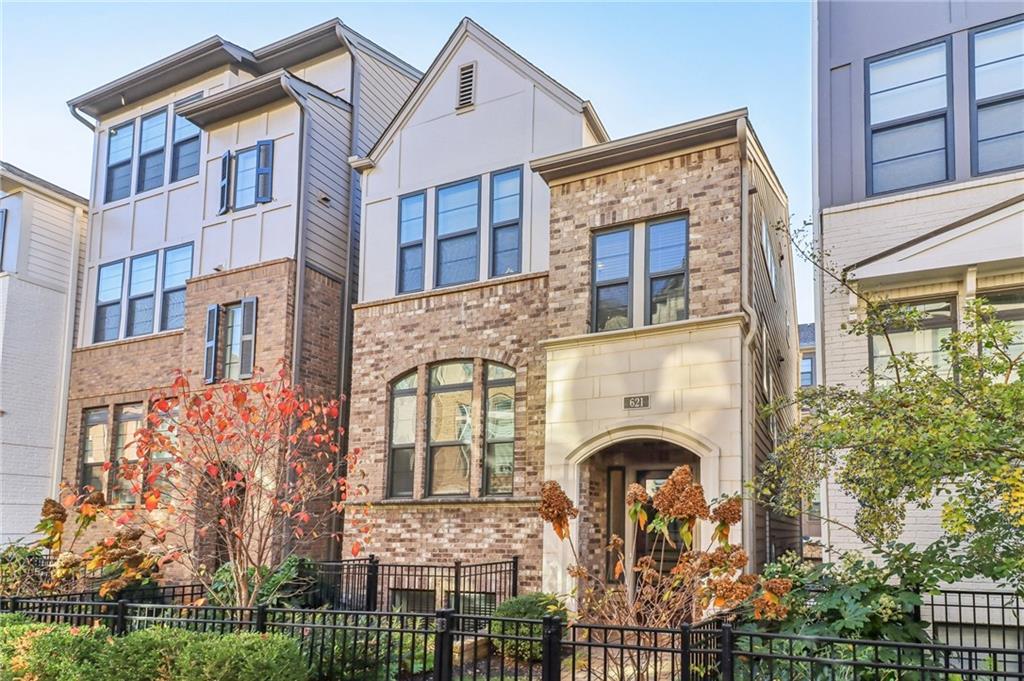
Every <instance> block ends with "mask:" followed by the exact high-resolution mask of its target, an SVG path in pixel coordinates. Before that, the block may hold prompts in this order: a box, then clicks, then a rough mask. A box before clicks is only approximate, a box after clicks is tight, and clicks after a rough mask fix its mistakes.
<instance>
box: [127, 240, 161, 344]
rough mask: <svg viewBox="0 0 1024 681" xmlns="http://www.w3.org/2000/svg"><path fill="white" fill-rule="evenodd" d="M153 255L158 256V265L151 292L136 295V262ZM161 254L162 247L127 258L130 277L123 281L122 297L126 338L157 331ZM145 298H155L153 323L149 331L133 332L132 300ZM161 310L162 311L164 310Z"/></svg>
mask: <svg viewBox="0 0 1024 681" xmlns="http://www.w3.org/2000/svg"><path fill="white" fill-rule="evenodd" d="M151 255H154V256H156V266H155V267H154V268H153V288H152V289H151V290H150V291H149V293H138V294H136V295H132V273H134V272H135V262H136V261H137V260H142V259H143V258H148V257H149V256H151ZM161 255H162V254H161V249H156V250H153V251H146V252H144V253H139V254H137V255H133V256H131V257H130V258H126V260H127V261H128V278H127V281H126V282H122V288H123V289H124V290H123V292H122V298H123V299H124V302H125V306H124V312H125V323H124V337H125V338H141V337H142V336H151V335H153V333H154V332H155V331H156V328H157V312H158V310H157V306H156V297H157V293H158V292H161V288H160V284H161V279H162V277H163V262H162V258H161V257H160V256H161ZM143 298H152V299H153V323H152V324H151V325H150V327H149V331H147V332H145V333H131V321H132V320H131V311H132V301H135V300H141V299H143ZM160 312H162V310H161V311H160Z"/></svg>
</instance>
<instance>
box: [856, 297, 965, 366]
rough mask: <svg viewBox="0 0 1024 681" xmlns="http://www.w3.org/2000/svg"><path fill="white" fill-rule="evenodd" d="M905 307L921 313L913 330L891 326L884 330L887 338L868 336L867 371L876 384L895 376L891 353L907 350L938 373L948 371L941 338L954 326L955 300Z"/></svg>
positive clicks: (947, 335)
mask: <svg viewBox="0 0 1024 681" xmlns="http://www.w3.org/2000/svg"><path fill="white" fill-rule="evenodd" d="M907 306H908V307H910V308H913V309H915V310H917V311H918V312H920V313H921V321H920V323H919V324H918V326H917V328H916V329H908V328H902V327H892V328H890V329H888V333H887V336H888V340H886V335H877V336H871V338H870V341H869V345H870V349H871V374H872V377H873V380H874V382H875V384H876V385H878V384H881V383H884V382H888V381H891V380H893V379H894V378H895V371H894V369H893V367H892V359H893V353H896V354H903V353H910V354H911V355H914V356H915V357H916V358H917V359H918V360H919V361H920V362H922V363H923V364H925V365H927V366H931V367H933V368H935V369H936V371H938V372H939V373H940V374H948V373H949V371H950V368H951V367H950V361H949V356H948V354H947V353H946V351H945V350H943V348H942V341H943V340H945V339H946V338H949V336H950V335H952V333H953V330H954V329H955V328H956V314H955V310H956V300H955V299H953V298H945V299H942V300H929V301H925V302H919V303H910V304H907ZM890 342H891V343H892V347H891V349H890V346H889V344H890Z"/></svg>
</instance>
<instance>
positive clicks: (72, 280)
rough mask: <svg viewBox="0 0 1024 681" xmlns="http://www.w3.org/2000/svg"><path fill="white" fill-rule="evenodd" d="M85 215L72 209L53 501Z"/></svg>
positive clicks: (64, 430) (57, 481)
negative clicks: (82, 223)
mask: <svg viewBox="0 0 1024 681" xmlns="http://www.w3.org/2000/svg"><path fill="white" fill-rule="evenodd" d="M84 213H85V211H84V210H83V209H82V208H79V207H77V206H76V207H75V212H74V224H73V227H72V229H73V232H72V238H71V253H72V257H71V268H70V269H71V273H70V274H69V275H68V292H67V302H66V304H65V306H64V343H63V346H62V348H61V352H62V354H63V358H64V359H63V362H62V366H61V371H60V385H59V388H58V393H57V395H58V397H59V398H60V408H59V409H58V410H57V423H56V424H54V425H55V428H54V431H55V433H54V441H53V443H54V450H53V463H52V464H51V469H50V496H51V497H53V498H54V499H56V498H57V494H58V492H59V490H60V479H61V471H62V470H63V468H64V438H65V437H66V436H67V424H68V397H69V396H68V390H69V387H70V385H71V350H72V348H74V343H75V304H76V302H77V300H78V296H77V293H78V268H79V265H80V263H79V260H80V249H81V240H82V230H81V229H80V227H79V225H80V224H81V222H82V219H83V217H85V215H84Z"/></svg>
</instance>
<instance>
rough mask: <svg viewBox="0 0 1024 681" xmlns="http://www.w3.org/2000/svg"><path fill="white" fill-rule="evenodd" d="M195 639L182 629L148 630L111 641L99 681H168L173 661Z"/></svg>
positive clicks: (170, 677)
mask: <svg viewBox="0 0 1024 681" xmlns="http://www.w3.org/2000/svg"><path fill="white" fill-rule="evenodd" d="M195 638H196V634H195V633H193V632H190V631H185V630H183V629H171V628H167V627H151V628H149V629H141V630H139V631H133V632H132V633H130V634H128V635H127V636H123V637H121V638H117V639H114V641H113V644H112V645H110V646H109V647H108V649H107V651H106V656H107V660H106V663H105V664H104V668H105V670H104V672H105V673H104V676H103V679H102V681H169V680H170V679H172V678H173V677H172V673H173V669H174V661H175V660H176V659H177V658H178V656H180V655H181V653H182V651H184V650H185V648H186V647H187V646H188V645H190V644H191V643H192V642H193V641H194V640H195Z"/></svg>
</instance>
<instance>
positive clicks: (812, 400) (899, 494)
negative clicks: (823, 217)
mask: <svg viewBox="0 0 1024 681" xmlns="http://www.w3.org/2000/svg"><path fill="white" fill-rule="evenodd" d="M794 243H795V244H796V247H797V249H798V250H799V251H800V252H801V254H803V255H804V256H805V257H807V258H808V259H809V260H810V261H811V262H812V263H814V264H815V265H816V266H817V267H818V269H819V272H820V276H822V277H823V278H824V279H825V280H826V281H830V282H831V283H832V285H834V286H835V287H836V288H837V289H840V290H843V291H846V292H849V293H852V294H853V295H854V296H856V298H857V299H858V301H859V307H860V309H861V311H862V314H861V316H860V318H859V319H858V320H857V321H854V322H851V323H849V324H847V325H846V328H845V331H846V332H847V333H850V334H854V335H856V336H861V337H865V336H870V337H872V338H873V339H874V342H876V343H885V344H887V345H888V349H889V353H888V354H889V355H890V357H889V359H888V360H887V362H886V364H885V366H884V367H875V372H876V373H875V374H874V375H873V374H871V373H870V371H867V370H866V371H865V373H864V379H865V380H864V385H860V386H847V385H832V386H819V387H814V388H807V389H803V390H800V391H799V392H798V393H797V395H796V396H795V401H796V402H797V403H798V404H799V406H800V407H801V408H802V409H803V410H804V412H805V414H806V417H805V418H803V419H801V421H800V422H799V423H798V424H797V425H796V426H795V427H794V428H793V429H792V431H791V432H789V433H788V434H787V435H786V437H785V438H784V439H783V441H782V442H781V443H780V444H779V446H778V448H777V449H776V450H775V452H774V454H773V455H772V456H771V458H770V460H769V462H768V464H767V465H766V466H765V469H764V471H763V475H762V478H761V479H760V480H759V489H758V492H759V493H760V494H761V495H762V496H763V497H764V498H766V499H767V500H768V501H769V502H770V503H772V504H774V505H775V506H776V507H777V508H781V509H782V510H785V511H788V512H791V513H795V512H797V510H798V509H799V507H800V504H801V501H802V500H803V499H806V498H809V497H810V495H811V494H812V493H813V492H814V490H815V489H816V488H817V485H818V484H819V482H820V481H821V480H822V479H824V478H826V477H830V478H831V479H832V480H834V481H835V483H836V484H838V485H839V487H841V488H842V490H843V491H844V492H846V493H847V494H848V495H850V496H851V497H852V498H853V499H855V500H856V501H857V502H858V503H859V505H860V510H859V512H858V513H857V516H856V520H855V526H854V527H853V528H852V529H854V530H855V531H856V532H857V534H858V536H859V537H860V538H861V539H863V540H864V541H865V542H866V543H868V544H869V545H872V546H873V547H875V548H876V549H878V550H879V551H880V552H881V553H883V554H891V553H894V552H895V553H896V554H899V555H902V557H903V558H902V559H905V563H906V564H907V566H908V569H910V564H911V563H913V569H915V570H918V572H919V574H918V575H917V577H916V579H919V580H920V581H921V582H922V585H923V586H926V587H928V586H931V584H929V582H934V577H935V576H936V574H938V573H935V572H933V573H932V574H931V576H930V577H929V576H928V575H923V574H920V567H921V564H920V561H916V560H913V559H907V553H906V546H904V545H900V544H896V543H895V539H896V537H897V536H898V535H899V533H900V531H901V529H902V527H903V525H904V523H905V520H906V517H907V511H908V509H911V508H914V507H917V508H930V507H933V506H938V507H940V508H941V518H942V529H943V531H944V533H943V536H942V538H941V539H940V540H939V541H938V542H937V543H936V544H934V545H932V546H931V547H929V550H930V555H931V557H932V558H933V559H934V561H936V563H935V565H936V566H937V567H938V568H939V573H942V572H943V568H945V571H944V576H945V577H956V576H957V575H958V574H960V575H962V576H983V577H987V578H991V579H995V580H998V581H1001V582H1005V583H1008V584H1011V585H1013V586H1014V587H1015V588H1017V589H1018V590H1021V591H1024V381H1022V378H1024V345H1022V344H1021V342H1022V339H1021V337H1020V336H1019V334H1015V333H1014V329H1013V328H1012V327H1011V326H1010V325H1009V324H1008V323H1007V322H1005V321H1001V320H999V319H997V318H996V316H995V314H994V309H993V308H992V307H990V306H988V305H987V304H986V303H985V301H984V300H982V299H980V298H979V299H977V300H973V301H970V302H969V303H968V304H967V306H966V309H965V312H964V319H963V321H962V324H961V326H960V328H959V329H956V330H954V331H953V332H952V333H951V334H950V335H949V336H948V337H946V338H945V339H943V341H942V344H941V350H942V352H943V353H945V355H946V356H947V357H948V359H949V362H948V368H944V367H943V366H936V365H935V363H934V362H929V361H927V360H926V359H923V358H922V357H919V356H916V355H914V354H912V353H906V352H896V351H895V347H896V346H895V344H894V343H893V339H892V337H891V336H892V330H893V329H900V330H906V329H916V328H918V326H919V325H920V324H921V322H922V319H923V314H922V312H921V311H920V310H918V309H913V308H910V307H907V306H904V305H899V304H896V303H893V302H891V301H889V300H886V299H885V298H884V297H883V296H879V295H872V294H870V293H867V292H865V291H864V290H862V289H861V288H860V287H858V286H857V285H856V282H855V281H853V280H851V279H850V278H849V276H848V274H847V273H846V272H845V271H842V270H839V269H838V268H836V267H834V266H833V265H831V264H830V263H829V262H828V258H827V256H826V255H823V254H821V253H819V252H817V251H814V249H813V248H810V247H808V246H807V245H806V241H805V240H804V241H801V240H800V239H795V240H794ZM944 364H945V363H944ZM865 385H866V388H865V387H864V386H865ZM785 407H786V405H784V404H782V403H781V401H780V403H777V404H774V405H772V406H771V407H770V408H769V411H770V410H772V409H782V408H785ZM825 520H829V519H827V518H826V519H825ZM831 522H835V521H834V520H832V521H831ZM899 555H897V558H899ZM943 562H944V563H945V565H942V563H943Z"/></svg>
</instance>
